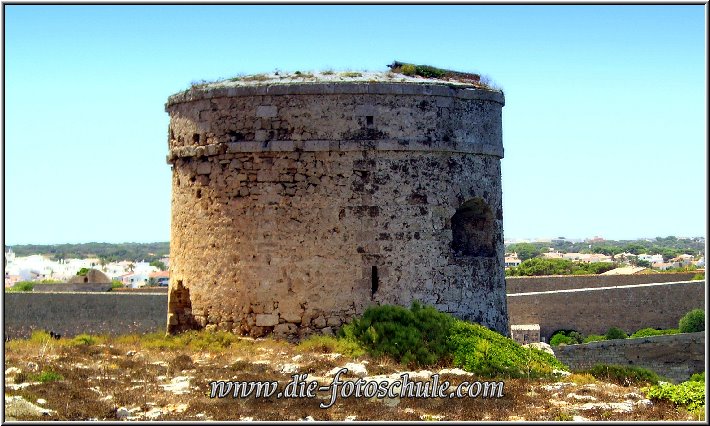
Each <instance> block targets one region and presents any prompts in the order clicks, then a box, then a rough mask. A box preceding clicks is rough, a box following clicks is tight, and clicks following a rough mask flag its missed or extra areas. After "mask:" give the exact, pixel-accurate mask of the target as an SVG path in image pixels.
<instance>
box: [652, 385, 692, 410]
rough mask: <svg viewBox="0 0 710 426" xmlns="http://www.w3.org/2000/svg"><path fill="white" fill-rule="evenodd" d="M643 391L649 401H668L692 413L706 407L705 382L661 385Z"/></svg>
mask: <svg viewBox="0 0 710 426" xmlns="http://www.w3.org/2000/svg"><path fill="white" fill-rule="evenodd" d="M642 391H643V392H644V393H645V394H646V397H647V398H649V399H652V400H653V399H655V400H663V399H666V400H668V401H671V402H673V403H674V404H676V405H682V406H684V407H686V408H687V409H688V410H691V411H692V410H696V409H702V408H704V407H705V382H704V381H703V382H698V381H687V382H683V383H680V384H678V385H674V384H672V383H660V384H658V385H655V386H651V387H647V388H643V389H642Z"/></svg>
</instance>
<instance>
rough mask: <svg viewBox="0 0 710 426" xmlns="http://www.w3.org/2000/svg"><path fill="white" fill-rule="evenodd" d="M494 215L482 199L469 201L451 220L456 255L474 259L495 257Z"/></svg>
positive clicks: (452, 244) (453, 247) (452, 246)
mask: <svg viewBox="0 0 710 426" xmlns="http://www.w3.org/2000/svg"><path fill="white" fill-rule="evenodd" d="M494 223H495V222H494V220H493V213H492V212H491V209H490V207H489V206H488V205H487V204H486V203H485V201H483V200H482V199H481V198H474V199H472V200H468V201H466V202H465V203H463V204H462V205H461V207H459V208H458V210H456V213H455V214H454V216H453V217H452V218H451V231H452V235H453V239H452V242H451V248H452V250H453V251H454V253H456V254H459V255H464V256H473V257H494V256H495V255H496V251H495V244H494V241H495V238H494V237H495V233H494Z"/></svg>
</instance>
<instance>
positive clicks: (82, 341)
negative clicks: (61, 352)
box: [69, 333, 103, 346]
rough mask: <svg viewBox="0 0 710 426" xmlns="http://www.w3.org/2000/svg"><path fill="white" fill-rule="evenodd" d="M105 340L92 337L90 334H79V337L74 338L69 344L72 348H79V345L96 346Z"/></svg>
mask: <svg viewBox="0 0 710 426" xmlns="http://www.w3.org/2000/svg"><path fill="white" fill-rule="evenodd" d="M102 340H103V339H101V338H100V337H98V336H92V335H90V334H84V333H82V334H79V335H77V336H74V338H73V339H72V340H71V341H70V342H69V344H70V345H72V346H79V345H87V346H91V345H96V344H98V343H101V341H102Z"/></svg>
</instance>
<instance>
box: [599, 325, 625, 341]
mask: <svg viewBox="0 0 710 426" xmlns="http://www.w3.org/2000/svg"><path fill="white" fill-rule="evenodd" d="M604 337H606V340H614V339H626V338H627V337H629V336H628V335H627V334H626V332H625V331H624V330H622V329H620V328H619V327H611V328H610V329H609V330H607V332H606V334H605V335H604Z"/></svg>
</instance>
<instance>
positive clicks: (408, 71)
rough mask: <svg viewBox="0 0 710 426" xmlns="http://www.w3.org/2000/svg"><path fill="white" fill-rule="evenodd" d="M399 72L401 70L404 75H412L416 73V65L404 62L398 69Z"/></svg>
mask: <svg viewBox="0 0 710 426" xmlns="http://www.w3.org/2000/svg"><path fill="white" fill-rule="evenodd" d="M399 72H401V73H402V74H404V75H408V76H413V75H416V73H417V67H416V66H414V65H412V64H404V65H402V67H401V68H400V69H399Z"/></svg>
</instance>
